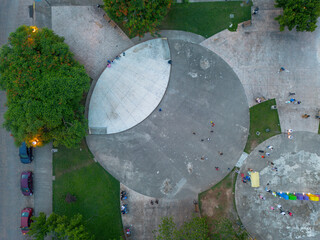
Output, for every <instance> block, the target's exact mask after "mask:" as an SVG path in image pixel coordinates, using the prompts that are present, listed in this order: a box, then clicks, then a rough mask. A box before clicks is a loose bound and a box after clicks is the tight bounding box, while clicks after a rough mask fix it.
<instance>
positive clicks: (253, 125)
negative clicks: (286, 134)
mask: <svg viewBox="0 0 320 240" xmlns="http://www.w3.org/2000/svg"><path fill="white" fill-rule="evenodd" d="M272 105H276V101H275V100H274V99H271V100H268V101H265V102H262V103H260V104H257V105H255V106H253V107H251V108H250V132H249V137H248V141H247V145H246V147H245V149H244V151H245V152H246V153H250V152H251V151H252V150H253V149H254V148H255V147H256V146H258V145H259V144H260V143H262V142H263V141H265V140H266V139H268V138H270V137H272V136H274V135H277V134H280V133H281V129H280V122H279V116H278V111H277V110H272V109H271V106H272ZM266 129H269V130H270V131H269V132H266ZM257 131H259V132H260V135H259V136H258V135H257V134H256V133H257Z"/></svg>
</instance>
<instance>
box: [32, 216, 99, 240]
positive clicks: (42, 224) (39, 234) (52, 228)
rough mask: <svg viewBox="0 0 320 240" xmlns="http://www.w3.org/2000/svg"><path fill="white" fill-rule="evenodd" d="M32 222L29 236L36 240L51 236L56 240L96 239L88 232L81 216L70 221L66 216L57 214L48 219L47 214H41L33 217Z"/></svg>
mask: <svg viewBox="0 0 320 240" xmlns="http://www.w3.org/2000/svg"><path fill="white" fill-rule="evenodd" d="M32 220H33V222H32V223H31V226H30V231H29V232H28V235H29V236H32V237H33V238H34V239H36V240H43V239H44V238H45V237H46V236H51V237H52V239H55V240H65V239H68V240H93V239H94V236H91V235H90V234H89V233H88V232H86V230H85V227H84V225H83V224H82V216H81V215H80V214H78V215H75V216H73V217H72V218H71V219H68V218H67V217H66V216H60V215H58V214H55V213H51V215H50V216H48V217H47V216H46V214H45V213H43V212H40V214H39V216H38V217H35V216H33V217H32Z"/></svg>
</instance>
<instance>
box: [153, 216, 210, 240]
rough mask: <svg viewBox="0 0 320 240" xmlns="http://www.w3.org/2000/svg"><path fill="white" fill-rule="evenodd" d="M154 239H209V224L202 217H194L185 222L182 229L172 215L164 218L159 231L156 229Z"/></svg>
mask: <svg viewBox="0 0 320 240" xmlns="http://www.w3.org/2000/svg"><path fill="white" fill-rule="evenodd" d="M153 233H154V239H156V240H163V239H170V240H180V239H184V240H194V239H197V240H207V239H209V237H208V234H209V230H208V225H207V223H206V220H205V219H204V218H201V217H194V218H192V219H191V220H190V221H188V222H185V223H184V224H183V225H182V227H181V228H180V229H178V228H177V226H176V224H175V222H174V221H173V219H172V217H164V218H162V221H161V224H160V225H159V229H158V231H156V230H154V231H153Z"/></svg>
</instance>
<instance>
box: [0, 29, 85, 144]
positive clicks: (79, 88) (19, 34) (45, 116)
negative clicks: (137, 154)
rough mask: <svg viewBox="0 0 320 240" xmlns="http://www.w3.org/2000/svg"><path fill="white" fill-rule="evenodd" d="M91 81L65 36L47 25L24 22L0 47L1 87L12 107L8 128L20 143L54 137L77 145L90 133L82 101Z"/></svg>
mask: <svg viewBox="0 0 320 240" xmlns="http://www.w3.org/2000/svg"><path fill="white" fill-rule="evenodd" d="M89 86H90V78H89V77H88V75H87V74H86V71H85V69H84V67H83V66H81V65H80V64H79V63H78V62H77V61H75V60H74V58H73V54H72V53H71V52H70V51H69V47H68V45H67V44H65V43H64V38H62V37H59V36H58V35H56V34H55V33H54V32H53V31H51V30H49V29H47V28H43V29H37V28H36V27H29V26H20V27H19V28H18V29H17V30H16V31H15V32H13V33H11V34H10V37H9V39H8V43H7V44H6V45H4V46H3V47H2V48H1V49H0V87H1V88H2V89H4V90H6V93H7V103H6V105H7V107H8V110H7V112H6V113H5V115H4V119H5V121H4V127H5V128H6V129H7V130H8V131H11V134H12V135H13V136H14V138H15V141H16V143H17V145H19V144H21V142H23V141H25V142H26V143H27V145H31V143H32V142H42V143H47V142H49V141H52V140H53V144H54V145H64V146H66V147H73V146H76V145H77V144H78V143H79V142H80V141H81V139H82V138H83V137H84V136H85V135H86V130H87V121H86V119H85V117H84V106H83V104H81V100H82V99H83V96H84V93H85V92H86V91H88V90H89Z"/></svg>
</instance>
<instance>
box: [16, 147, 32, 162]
mask: <svg viewBox="0 0 320 240" xmlns="http://www.w3.org/2000/svg"><path fill="white" fill-rule="evenodd" d="M19 156H20V161H21V162H22V163H31V162H32V160H33V154H32V147H27V145H26V143H25V142H23V143H22V144H21V146H20V148H19Z"/></svg>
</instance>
